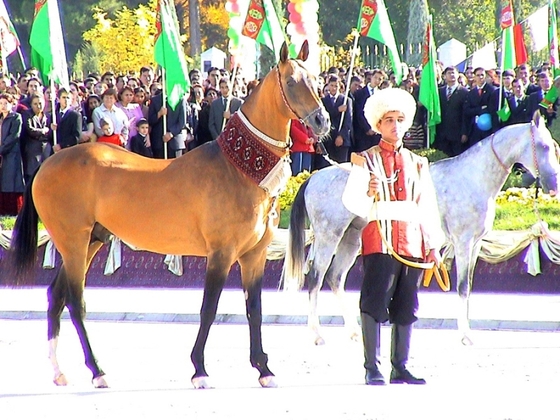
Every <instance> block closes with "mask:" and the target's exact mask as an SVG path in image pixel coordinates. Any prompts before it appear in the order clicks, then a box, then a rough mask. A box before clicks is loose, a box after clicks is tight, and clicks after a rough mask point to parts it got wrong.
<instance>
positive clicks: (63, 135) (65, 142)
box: [51, 88, 82, 152]
mask: <svg viewBox="0 0 560 420" xmlns="http://www.w3.org/2000/svg"><path fill="white" fill-rule="evenodd" d="M70 95H71V93H70V92H69V91H68V90H67V89H66V88H60V89H59V90H58V92H57V94H56V96H57V98H58V103H57V105H56V107H55V112H54V115H53V117H52V121H53V123H51V129H52V130H53V132H56V144H55V145H54V146H53V150H54V151H55V152H58V151H59V150H61V149H65V148H66V147H70V146H75V145H76V144H78V142H79V141H80V135H81V134H82V116H81V115H80V113H79V112H77V111H75V110H73V109H72V108H71V106H70V104H71V103H72V100H71V99H70Z"/></svg>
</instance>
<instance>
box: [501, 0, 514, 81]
mask: <svg viewBox="0 0 560 420" xmlns="http://www.w3.org/2000/svg"><path fill="white" fill-rule="evenodd" d="M514 23H515V22H514V17H513V7H512V5H511V0H502V12H501V15H500V27H501V28H502V60H501V68H502V71H504V70H513V69H515V67H516V66H517V62H516V58H515V40H514V37H513V25H514Z"/></svg>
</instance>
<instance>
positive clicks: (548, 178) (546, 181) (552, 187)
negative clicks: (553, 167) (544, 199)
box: [541, 174, 559, 197]
mask: <svg viewBox="0 0 560 420" xmlns="http://www.w3.org/2000/svg"><path fill="white" fill-rule="evenodd" d="M558 182H559V178H558V174H550V175H541V185H542V188H543V190H544V192H545V193H547V194H549V195H550V196H551V197H555V196H556V194H558Z"/></svg>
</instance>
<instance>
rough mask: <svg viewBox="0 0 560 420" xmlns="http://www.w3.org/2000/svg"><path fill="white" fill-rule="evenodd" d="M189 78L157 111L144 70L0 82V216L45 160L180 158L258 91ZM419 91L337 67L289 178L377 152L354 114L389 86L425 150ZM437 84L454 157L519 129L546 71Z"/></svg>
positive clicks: (220, 77)
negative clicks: (51, 81)
mask: <svg viewBox="0 0 560 420" xmlns="http://www.w3.org/2000/svg"><path fill="white" fill-rule="evenodd" d="M189 79H190V85H191V88H190V92H189V93H188V94H187V95H185V96H184V98H183V99H182V100H181V101H180V102H179V104H178V105H177V106H176V107H175V109H171V108H170V107H168V106H167V104H164V103H163V96H162V85H161V81H160V80H159V79H156V77H155V74H154V69H153V68H152V67H150V66H144V67H142V68H141V69H139V72H138V73H137V74H134V75H133V74H130V75H115V74H114V73H112V72H106V73H104V74H102V75H98V74H90V75H88V76H87V77H86V78H85V79H84V80H80V81H78V80H75V81H72V82H70V84H69V87H68V88H63V87H61V88H59V89H58V90H57V91H56V92H51V88H50V86H43V83H42V81H41V77H40V75H39V73H38V71H37V69H34V68H31V69H28V70H27V71H26V72H25V73H24V74H22V75H20V76H19V77H17V78H13V77H10V76H8V75H4V76H2V77H0V94H1V96H0V120H1V121H0V165H1V170H0V185H1V194H0V214H3V215H6V214H7V215H15V214H17V212H18V210H19V208H20V207H21V202H22V193H23V190H24V186H25V183H26V181H27V180H28V179H29V178H30V177H31V176H32V174H33V173H34V172H35V171H36V170H37V168H38V167H39V166H40V165H41V163H42V162H43V161H44V160H45V159H47V158H48V157H49V156H50V155H52V154H53V153H57V152H58V151H59V150H61V149H64V148H67V147H71V146H74V145H76V144H79V143H85V142H96V141H97V142H108V143H113V144H116V145H120V146H122V147H125V148H127V149H129V150H131V151H132V152H135V153H139V154H141V155H144V156H147V157H150V158H159V159H162V158H175V157H178V156H181V155H182V154H184V153H186V152H188V151H189V150H192V149H194V148H196V147H198V146H200V145H202V144H204V143H206V142H209V141H212V140H215V139H216V138H217V137H218V136H219V134H220V133H221V132H222V130H223V128H224V126H225V124H226V122H227V120H228V119H229V118H230V117H231V115H233V113H235V112H236V111H237V110H238V109H239V108H240V107H241V105H242V103H243V101H244V100H245V99H246V98H247V96H249V95H250V94H251V92H252V90H253V89H255V87H256V86H257V85H258V84H259V80H250V81H247V80H245V79H243V78H242V77H240V76H239V75H237V76H236V77H235V78H234V79H235V80H232V74H230V72H229V71H227V70H226V69H219V68H216V67H212V68H210V69H208V71H207V72H206V73H205V74H203V73H202V72H201V71H200V70H198V69H193V70H191V71H190V72H189ZM420 82H421V71H420V70H419V69H414V68H409V71H408V74H406V75H405V77H404V80H403V81H402V82H400V84H399V85H398V86H397V85H396V83H395V77H394V74H392V73H387V72H385V71H384V70H382V69H373V70H369V69H363V68H355V69H353V72H352V75H350V76H349V75H348V74H347V69H345V68H337V67H331V68H330V69H329V70H328V71H325V72H322V73H321V74H320V75H319V77H318V91H319V92H318V93H319V95H320V96H321V99H322V101H323V104H324V106H325V108H326V110H327V111H328V113H329V115H330V118H331V130H330V132H329V134H328V135H327V136H326V137H324V138H322V139H320V140H319V139H317V137H316V136H315V135H314V134H313V132H312V131H311V130H310V129H309V128H308V127H306V126H304V125H303V124H302V123H301V122H300V121H297V120H294V121H293V122H292V126H291V130H290V137H291V141H292V146H291V150H290V152H291V158H292V172H293V173H294V175H295V174H298V173H300V172H302V171H304V170H307V171H309V172H311V171H313V170H315V169H320V168H323V167H325V166H327V165H328V164H329V163H328V161H327V160H326V159H325V158H324V154H325V152H326V153H328V156H329V157H330V159H333V160H334V161H337V162H346V161H348V160H349V158H350V153H351V152H360V151H364V150H367V149H369V148H370V147H371V146H373V145H376V144H378V143H379V139H380V136H379V134H378V133H376V132H375V130H374V129H372V127H371V126H370V125H369V123H368V122H367V119H366V118H365V116H364V105H365V103H366V101H367V99H368V98H369V97H370V96H371V95H374V94H375V92H376V91H379V90H382V89H386V88H389V87H399V88H401V89H404V90H406V91H408V92H409V93H411V94H412V95H413V97H414V98H415V99H416V101H417V112H416V116H415V117H414V121H413V123H412V126H411V127H410V129H409V130H408V132H407V133H406V135H405V138H404V143H405V145H406V146H407V147H408V148H409V149H418V148H422V147H426V145H427V141H426V137H427V132H426V112H425V109H424V107H423V106H422V105H421V104H420V103H419V102H418V100H417V99H418V92H419V84H420ZM500 82H501V84H500ZM347 83H349V87H348V88H347V86H346V84H347ZM438 84H439V86H440V88H439V96H440V103H441V118H442V120H441V124H439V125H438V126H437V128H436V141H435V144H434V145H433V147H436V148H438V149H440V150H442V151H443V152H445V153H446V154H447V155H449V156H455V155H457V154H459V153H461V152H463V151H465V150H466V149H467V148H468V147H471V146H473V145H474V144H476V143H477V142H478V141H480V140H481V139H482V138H484V137H486V136H487V135H489V134H490V133H492V132H495V131H496V130H498V129H499V128H501V127H503V126H504V125H508V124H515V123H519V122H525V121H529V120H530V118H531V116H532V114H533V113H534V111H536V110H537V109H539V104H540V103H541V101H542V99H543V97H544V95H545V94H546V92H547V91H548V90H549V89H550V88H551V86H552V76H551V73H550V65H548V64H546V63H545V64H543V65H542V66H541V67H540V68H539V69H537V70H535V71H532V70H531V68H530V67H529V66H527V65H522V66H520V67H519V68H517V69H515V71H513V70H506V71H504V72H503V74H502V75H500V74H498V73H497V72H496V71H495V70H487V69H483V68H475V69H473V68H467V69H466V71H465V72H464V74H461V73H459V72H458V70H457V69H456V68H454V67H447V68H445V69H444V68H443V66H441V65H440V66H439V71H438ZM346 92H348V95H347V96H348V97H346ZM52 95H54V96H55V98H56V100H55V101H52ZM500 101H501V102H500ZM506 102H507V103H508V104H509V109H510V112H511V115H510V116H509V119H507V121H502V120H501V119H500V118H499V116H498V113H497V111H498V110H499V109H501V108H502V107H503V105H504V104H505V103H506ZM53 103H54V109H53ZM556 109H557V103H553V104H550V105H549V107H548V109H547V110H546V111H545V112H544V117H545V118H546V121H547V125H550V124H551V123H552V120H553V119H554V118H556ZM484 114H489V115H486V116H485V115H484ZM164 118H165V119H166V123H165V124H164V122H163V120H164ZM483 120H484V122H485V123H486V125H483V124H481V121H483ZM488 121H490V122H491V123H490V124H489V123H488ZM164 127H165V130H164ZM164 131H165V132H164ZM164 145H166V146H164Z"/></svg>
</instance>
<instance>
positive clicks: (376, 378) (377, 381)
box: [366, 369, 387, 385]
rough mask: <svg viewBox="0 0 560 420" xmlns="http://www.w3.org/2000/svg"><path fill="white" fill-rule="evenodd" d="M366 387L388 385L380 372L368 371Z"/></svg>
mask: <svg viewBox="0 0 560 420" xmlns="http://www.w3.org/2000/svg"><path fill="white" fill-rule="evenodd" d="M366 385H387V383H386V382H385V378H384V377H383V375H382V374H381V372H379V370H377V369H375V370H371V369H370V370H366Z"/></svg>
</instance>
